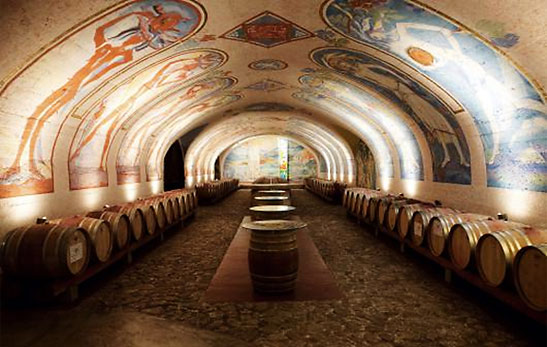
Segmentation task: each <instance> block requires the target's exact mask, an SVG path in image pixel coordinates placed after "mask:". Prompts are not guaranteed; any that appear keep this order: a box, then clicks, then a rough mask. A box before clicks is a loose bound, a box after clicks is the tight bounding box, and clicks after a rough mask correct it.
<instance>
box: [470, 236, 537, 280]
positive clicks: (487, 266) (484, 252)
mask: <svg viewBox="0 0 547 347" xmlns="http://www.w3.org/2000/svg"><path fill="white" fill-rule="evenodd" d="M544 242H547V231H545V230H539V229H535V228H532V227H528V226H525V227H522V228H518V229H510V230H502V231H497V232H493V233H491V234H485V235H482V236H481V238H480V239H479V241H478V242H477V247H476V255H477V269H478V270H479V274H480V276H481V277H482V279H483V280H484V282H485V283H486V284H488V285H489V286H492V287H497V286H499V285H500V284H502V283H503V282H504V281H505V279H506V278H509V276H507V275H508V274H509V273H511V272H512V270H513V260H514V258H515V255H516V254H517V252H518V251H519V250H520V249H522V248H523V247H526V246H530V245H533V244H541V243H544Z"/></svg>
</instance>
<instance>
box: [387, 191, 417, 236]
mask: <svg viewBox="0 0 547 347" xmlns="http://www.w3.org/2000/svg"><path fill="white" fill-rule="evenodd" d="M419 203H421V202H419V201H417V200H414V199H401V200H394V201H391V202H389V203H388V204H387V212H386V217H385V218H386V221H385V224H386V227H387V229H388V230H389V231H393V232H397V231H398V228H397V225H398V222H399V218H398V217H399V210H400V209H401V208H403V207H405V206H408V205H415V204H419ZM404 236H406V233H405V235H402V237H404Z"/></svg>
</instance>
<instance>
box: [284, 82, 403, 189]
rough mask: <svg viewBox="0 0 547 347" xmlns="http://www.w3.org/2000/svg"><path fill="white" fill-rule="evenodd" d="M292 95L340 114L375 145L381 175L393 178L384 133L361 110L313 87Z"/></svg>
mask: <svg viewBox="0 0 547 347" xmlns="http://www.w3.org/2000/svg"><path fill="white" fill-rule="evenodd" d="M292 97H293V98H295V99H296V100H299V101H301V102H304V103H306V104H308V105H310V106H311V107H315V108H319V109H321V110H323V111H327V112H329V113H332V114H338V115H340V116H341V117H343V119H344V122H345V123H346V125H347V126H349V127H352V128H353V129H355V131H356V133H357V134H358V135H359V136H360V137H361V138H363V139H364V140H365V141H366V143H368V144H373V145H374V147H373V149H374V151H375V153H374V154H375V157H377V158H379V159H378V170H379V172H380V176H381V177H387V178H392V177H393V176H394V169H393V158H392V156H391V152H390V149H389V145H388V143H387V142H386V138H385V137H384V136H383V135H382V133H381V131H380V129H379V128H378V127H376V126H375V125H373V124H371V122H369V121H367V120H365V119H364V117H363V116H362V115H361V114H359V110H356V109H354V108H351V107H349V106H348V105H347V104H345V103H342V102H339V101H338V100H337V99H333V98H331V97H328V96H327V95H324V94H321V93H317V92H315V91H314V90H313V88H303V89H301V90H299V91H297V92H295V93H293V94H292ZM322 169H323V168H322Z"/></svg>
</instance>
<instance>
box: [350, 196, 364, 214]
mask: <svg viewBox="0 0 547 347" xmlns="http://www.w3.org/2000/svg"><path fill="white" fill-rule="evenodd" d="M363 198H364V193H363V192H357V193H356V196H355V199H354V201H353V206H352V208H351V213H352V214H353V215H355V216H358V215H359V212H361V207H362V206H363Z"/></svg>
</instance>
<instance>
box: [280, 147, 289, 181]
mask: <svg viewBox="0 0 547 347" xmlns="http://www.w3.org/2000/svg"><path fill="white" fill-rule="evenodd" d="M277 151H278V153H279V177H280V178H282V179H288V178H289V177H288V172H289V167H288V166H289V164H288V157H289V141H287V139H286V138H283V137H280V138H278V139H277Z"/></svg>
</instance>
